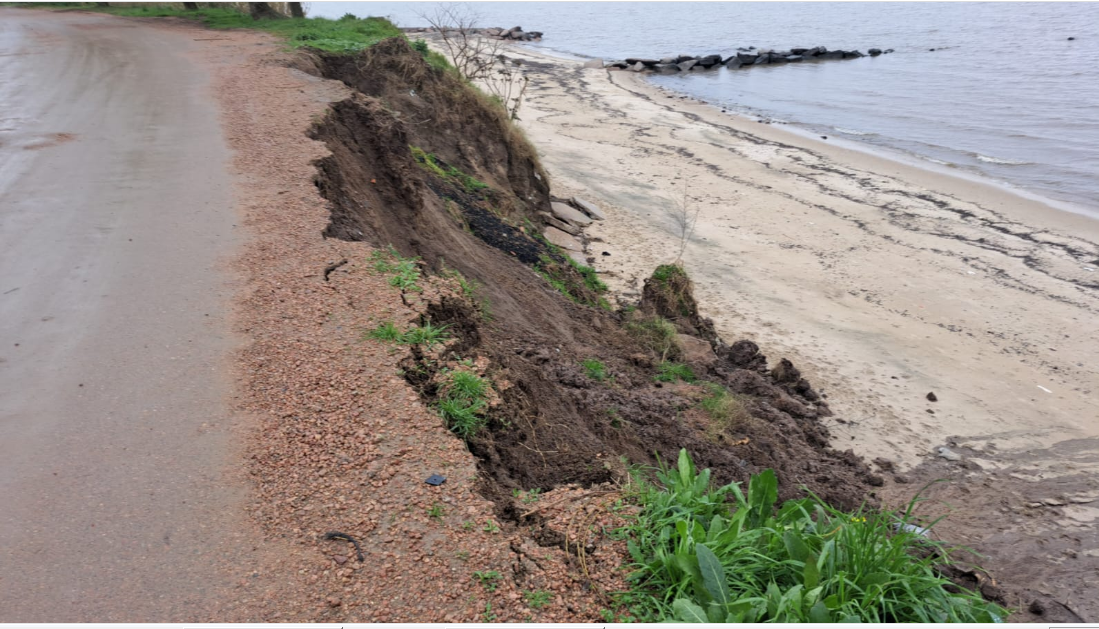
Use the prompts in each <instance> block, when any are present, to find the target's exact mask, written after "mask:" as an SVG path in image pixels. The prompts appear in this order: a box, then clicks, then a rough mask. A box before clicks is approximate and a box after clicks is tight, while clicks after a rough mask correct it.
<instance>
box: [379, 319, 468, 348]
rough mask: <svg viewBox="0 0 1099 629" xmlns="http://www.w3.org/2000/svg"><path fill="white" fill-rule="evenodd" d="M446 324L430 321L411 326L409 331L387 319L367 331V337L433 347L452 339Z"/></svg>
mask: <svg viewBox="0 0 1099 629" xmlns="http://www.w3.org/2000/svg"><path fill="white" fill-rule="evenodd" d="M448 327H449V326H446V325H432V324H431V322H430V321H428V322H426V323H424V324H423V325H422V326H419V327H412V328H409V330H408V331H407V332H401V330H400V328H398V327H397V326H396V325H395V324H394V323H393V322H392V321H386V322H384V323H382V324H381V325H379V326H378V327H376V328H374V329H373V330H370V331H369V332H367V333H366V338H371V339H374V340H377V341H386V342H389V343H400V344H402V345H424V346H426V347H427V349H431V348H432V347H434V346H436V345H442V344H443V343H445V342H446V341H449V340H450V336H449V335H448V334H447V333H446V329H447V328H448Z"/></svg>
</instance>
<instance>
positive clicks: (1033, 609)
mask: <svg viewBox="0 0 1099 629" xmlns="http://www.w3.org/2000/svg"><path fill="white" fill-rule="evenodd" d="M1069 39H1072V38H1071V37H1070V38H1069ZM1026 609H1027V611H1028V612H1030V613H1032V614H1034V615H1035V616H1041V615H1043V614H1045V613H1046V606H1045V605H1042V601H1039V600H1037V599H1035V600H1033V601H1031V602H1030V605H1028V606H1027V608H1026Z"/></svg>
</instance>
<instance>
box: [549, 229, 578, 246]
mask: <svg viewBox="0 0 1099 629" xmlns="http://www.w3.org/2000/svg"><path fill="white" fill-rule="evenodd" d="M544 234H545V236H546V240H548V241H550V242H551V243H553V244H555V245H557V246H558V247H561V248H562V249H569V250H572V251H583V250H584V247H583V246H581V245H580V243H579V242H578V241H577V240H576V239H575V238H573V237H572V236H570V235H568V234H566V233H565V232H563V231H561V230H560V229H557V228H556V227H547V228H546V231H545V232H544Z"/></svg>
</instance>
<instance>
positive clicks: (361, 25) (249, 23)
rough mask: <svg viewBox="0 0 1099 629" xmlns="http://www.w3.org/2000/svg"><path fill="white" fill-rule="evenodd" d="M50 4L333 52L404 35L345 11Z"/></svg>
mask: <svg viewBox="0 0 1099 629" xmlns="http://www.w3.org/2000/svg"><path fill="white" fill-rule="evenodd" d="M36 4H37V3H36ZM51 4H52V5H53V6H42V8H70V9H72V8H79V9H84V10H87V11H95V12H98V13H108V14H111V15H119V16H124V17H175V18H183V19H188V20H194V21H196V22H200V23H201V24H204V25H205V26H207V27H209V28H216V29H226V28H251V29H256V30H261V31H266V32H268V33H272V34H274V35H277V36H279V37H282V38H283V39H285V40H286V42H287V45H288V46H289V47H291V48H300V47H303V46H308V47H310V48H318V49H320V50H326V51H328V52H336V53H353V52H358V51H360V50H363V49H364V48H369V47H370V46H373V45H374V44H376V43H378V42H380V41H382V40H383V39H388V38H390V37H404V34H403V33H402V32H401V30H400V29H398V28H397V27H396V26H394V25H393V23H392V22H390V21H389V20H387V19H386V18H383V17H367V18H358V17H355V16H353V15H350V14H348V15H345V16H344V17H343V18H340V19H338V20H330V19H327V18H322V17H307V18H284V19H275V20H253V19H252V17H251V16H250V15H249V14H248V13H247V12H243V11H239V10H237V9H236V8H233V7H230V6H218V7H201V8H199V9H198V10H196V11H187V10H185V9H183V8H182V7H180V6H178V5H174V4H142V5H138V6H126V7H117V6H114V7H100V6H96V4H95V3H88V2H77V3H51ZM24 6H27V5H24ZM430 55H435V53H430V52H429V55H428V56H425V58H427V57H429V56H430ZM435 56H438V55H435ZM443 61H444V62H445V59H444V60H443ZM428 62H429V63H432V64H433V65H434V64H435V63H438V59H432V58H428Z"/></svg>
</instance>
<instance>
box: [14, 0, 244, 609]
mask: <svg viewBox="0 0 1099 629" xmlns="http://www.w3.org/2000/svg"><path fill="white" fill-rule="evenodd" d="M193 37H194V35H193V31H187V30H185V29H178V28H177V29H172V28H164V27H152V26H147V25H143V24H141V23H138V22H135V21H132V20H123V19H116V18H109V17H105V16H97V15H91V14H82V13H72V12H69V13H51V12H47V11H37V10H22V9H11V8H0V622H9V623H10V622H70V621H97V622H122V621H130V622H134V621H173V620H174V621H193V620H198V619H203V618H204V617H205V616H204V614H205V612H204V611H203V610H205V609H208V608H210V607H211V606H213V605H216V603H217V601H218V597H219V596H220V595H221V592H223V591H224V588H225V587H226V586H227V584H226V583H224V577H221V576H219V575H220V574H221V573H220V572H219V571H218V570H216V569H215V567H214V565H215V564H216V563H217V562H218V560H221V561H222V562H224V560H225V559H226V558H227V557H231V555H232V553H233V552H234V550H233V548H232V545H233V543H234V542H233V541H232V537H231V534H232V532H238V533H239V531H241V530H242V529H241V527H242V526H243V523H242V522H241V520H242V519H243V516H242V515H241V514H242V513H243V510H242V509H241V504H240V503H241V502H242V501H243V500H244V499H245V494H244V492H243V489H242V487H243V486H244V484H243V483H242V482H241V481H240V480H239V479H238V478H237V477H236V476H235V472H233V470H234V469H235V467H234V463H235V462H236V461H237V460H238V459H239V453H238V452H236V451H235V448H236V447H237V446H236V445H235V444H236V441H235V440H234V439H233V438H232V437H231V435H230V433H231V422H232V417H231V415H230V413H229V410H228V409H229V396H230V395H231V389H230V382H231V380H230V378H229V375H228V374H229V367H230V363H229V358H230V355H231V352H232V349H233V347H234V343H235V340H234V338H233V337H232V336H231V333H230V324H229V321H228V310H229V304H228V298H229V295H230V294H231V286H230V285H229V283H228V282H229V281H230V279H231V278H230V275H229V273H228V272H227V270H226V269H227V264H226V262H227V261H228V260H229V259H230V256H231V254H232V252H233V250H234V242H235V230H234V223H235V221H236V218H235V215H234V209H233V204H232V188H231V184H232V182H231V179H230V176H229V174H228V160H229V153H228V149H227V148H226V145H225V142H224V140H223V138H222V134H221V130H220V128H219V122H218V111H217V109H216V106H215V104H214V102H213V100H212V98H211V96H210V94H209V92H208V90H209V86H208V81H209V76H208V75H207V74H206V72H205V70H203V69H202V68H201V67H199V66H198V65H196V64H195V63H194V62H192V60H191V59H189V58H188V57H187V51H188V50H189V49H190V47H192V46H195V45H198V44H195V42H194V41H193Z"/></svg>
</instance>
